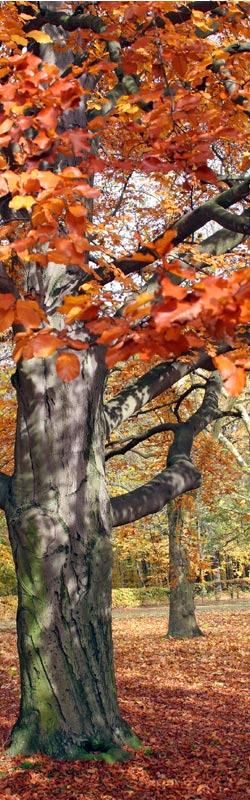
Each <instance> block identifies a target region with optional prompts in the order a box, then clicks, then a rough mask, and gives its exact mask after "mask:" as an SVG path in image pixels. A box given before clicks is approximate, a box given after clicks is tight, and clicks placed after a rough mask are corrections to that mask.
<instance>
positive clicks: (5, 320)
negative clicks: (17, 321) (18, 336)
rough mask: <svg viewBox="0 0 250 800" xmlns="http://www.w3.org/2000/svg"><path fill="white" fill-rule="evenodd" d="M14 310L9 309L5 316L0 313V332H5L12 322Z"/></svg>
mask: <svg viewBox="0 0 250 800" xmlns="http://www.w3.org/2000/svg"><path fill="white" fill-rule="evenodd" d="M14 316H15V312H14V308H10V309H9V310H8V311H6V312H5V314H4V313H3V314H2V313H1V312H0V331H6V330H7V328H10V327H11V325H12V323H13V322H14Z"/></svg>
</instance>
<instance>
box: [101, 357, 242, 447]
mask: <svg viewBox="0 0 250 800" xmlns="http://www.w3.org/2000/svg"><path fill="white" fill-rule="evenodd" d="M228 349H229V348H228V347H227V346H226V345H225V347H224V346H223V348H222V350H220V352H226V351H227V350H228ZM196 369H207V370H209V371H214V365H213V362H212V359H211V358H210V357H209V356H208V355H207V354H206V353H204V352H203V353H199V355H198V356H197V357H196V358H194V359H193V361H187V362H184V361H178V360H176V361H172V362H169V361H164V362H163V363H161V364H157V366H156V367H153V368H152V369H151V370H149V372H146V373H145V374H144V375H142V377H141V378H138V379H137V380H136V381H134V383H131V384H130V385H129V386H128V387H127V388H126V389H123V391H122V392H120V393H119V394H118V395H116V397H113V398H112V400H109V401H108V402H107V403H106V405H105V408H104V412H105V418H106V424H107V438H109V436H110V433H112V431H113V430H115V428H117V427H118V425H121V423H122V422H124V421H125V420H126V419H129V417H131V416H132V415H133V414H134V413H135V412H136V411H138V409H139V408H141V407H142V406H144V405H146V404H147V403H150V402H151V400H153V399H154V398H155V397H158V395H159V394H162V392H165V390H166V389H169V388H170V386H173V385H174V384H175V383H177V382H178V381H179V380H180V379H181V378H184V377H185V375H189V374H190V373H191V372H194V370H196Z"/></svg>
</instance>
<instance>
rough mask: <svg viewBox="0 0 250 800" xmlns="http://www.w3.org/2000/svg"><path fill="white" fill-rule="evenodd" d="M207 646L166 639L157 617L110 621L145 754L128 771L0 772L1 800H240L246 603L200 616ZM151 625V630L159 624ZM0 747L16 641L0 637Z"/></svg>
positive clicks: (19, 768)
mask: <svg viewBox="0 0 250 800" xmlns="http://www.w3.org/2000/svg"><path fill="white" fill-rule="evenodd" d="M198 614H199V623H200V624H201V626H202V629H203V631H204V632H205V634H206V637H205V638H204V639H199V640H190V641H177V640H175V641H174V640H167V639H166V636H165V635H166V628H167V625H166V620H165V618H164V617H162V616H161V617H158V618H157V619H156V618H155V617H153V616H150V615H149V614H148V615H145V611H144V613H143V614H142V615H141V616H140V615H139V614H138V612H137V616H136V617H135V618H131V617H130V618H123V619H119V618H116V619H115V620H114V624H113V627H114V642H115V660H116V672H117V683H118V692H119V697H120V707H121V710H122V713H123V715H124V716H125V718H126V719H127V720H128V722H129V723H130V724H131V725H132V726H133V728H134V730H135V732H136V733H137V735H138V736H139V737H140V738H141V739H143V740H144V742H145V745H146V747H151V749H152V753H151V754H147V753H145V752H143V751H140V752H137V753H135V755H134V757H133V759H132V760H131V761H130V762H126V763H125V764H121V763H118V764H113V765H108V764H104V763H103V762H74V763H66V762H60V763H58V762H53V761H52V760H51V759H50V758H49V757H47V756H40V755H39V756H37V755H36V756H33V757H30V758H27V759H25V758H23V757H18V758H15V759H7V760H2V761H1V763H0V793H1V800H5V798H7V797H11V798H12V800H30V798H31V796H32V798H35V800H45V799H46V800H47V797H48V796H49V797H51V798H53V800H54V799H55V798H57V797H58V798H60V800H118V798H119V800H127V798H131V800H166V799H167V800H181V798H184V797H185V800H196V799H197V798H202V800H225V798H227V797H228V798H230V800H242V799H243V798H244V800H246V798H248V797H249V796H250V790H249V777H250V772H249V711H250V699H249V686H248V670H247V664H248V663H249V619H250V609H249V602H246V603H245V602H244V601H243V602H242V603H241V608H240V607H239V608H236V606H234V605H232V606H231V605H230V604H229V605H228V608H227V609H225V607H224V608H223V610H222V609H221V608H220V607H218V610H216V611H214V610H211V609H210V608H209V607H207V606H204V609H202V610H199V612H198ZM156 623H157V624H156ZM0 650H1V678H2V682H1V715H0V725H1V729H0V730H1V743H2V745H3V746H5V742H6V739H7V736H8V732H9V730H10V727H11V725H12V724H13V722H14V720H15V717H16V714H17V711H18V687H17V679H16V673H15V672H13V668H15V667H17V656H16V650H15V634H14V632H11V633H6V632H4V633H3V634H2V635H1V637H0Z"/></svg>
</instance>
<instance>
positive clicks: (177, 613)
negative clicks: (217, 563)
mask: <svg viewBox="0 0 250 800" xmlns="http://www.w3.org/2000/svg"><path fill="white" fill-rule="evenodd" d="M181 506H182V501H181V498H180V499H178V500H174V501H172V502H171V503H169V504H168V506H167V513H168V525H169V583H170V603H169V623H168V633H167V635H168V636H169V637H171V638H174V639H191V638H193V637H195V636H203V633H202V631H201V629H200V628H199V626H198V624H197V622H196V618H195V605H194V591H193V582H192V580H190V577H189V557H188V550H187V547H186V545H185V543H184V542H183V539H182V530H181V528H182V520H181Z"/></svg>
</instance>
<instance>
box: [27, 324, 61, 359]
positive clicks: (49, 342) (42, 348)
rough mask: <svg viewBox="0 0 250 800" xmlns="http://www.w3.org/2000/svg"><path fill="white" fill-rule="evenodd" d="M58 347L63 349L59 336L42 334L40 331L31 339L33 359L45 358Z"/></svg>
mask: <svg viewBox="0 0 250 800" xmlns="http://www.w3.org/2000/svg"><path fill="white" fill-rule="evenodd" d="M60 347H63V344H62V341H61V339H59V336H52V335H50V333H43V331H41V332H39V333H38V334H37V335H36V336H34V338H33V339H32V348H33V354H34V358H35V357H36V356H38V357H40V358H47V357H48V356H51V355H52V354H53V353H54V352H55V350H58V348H60Z"/></svg>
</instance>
